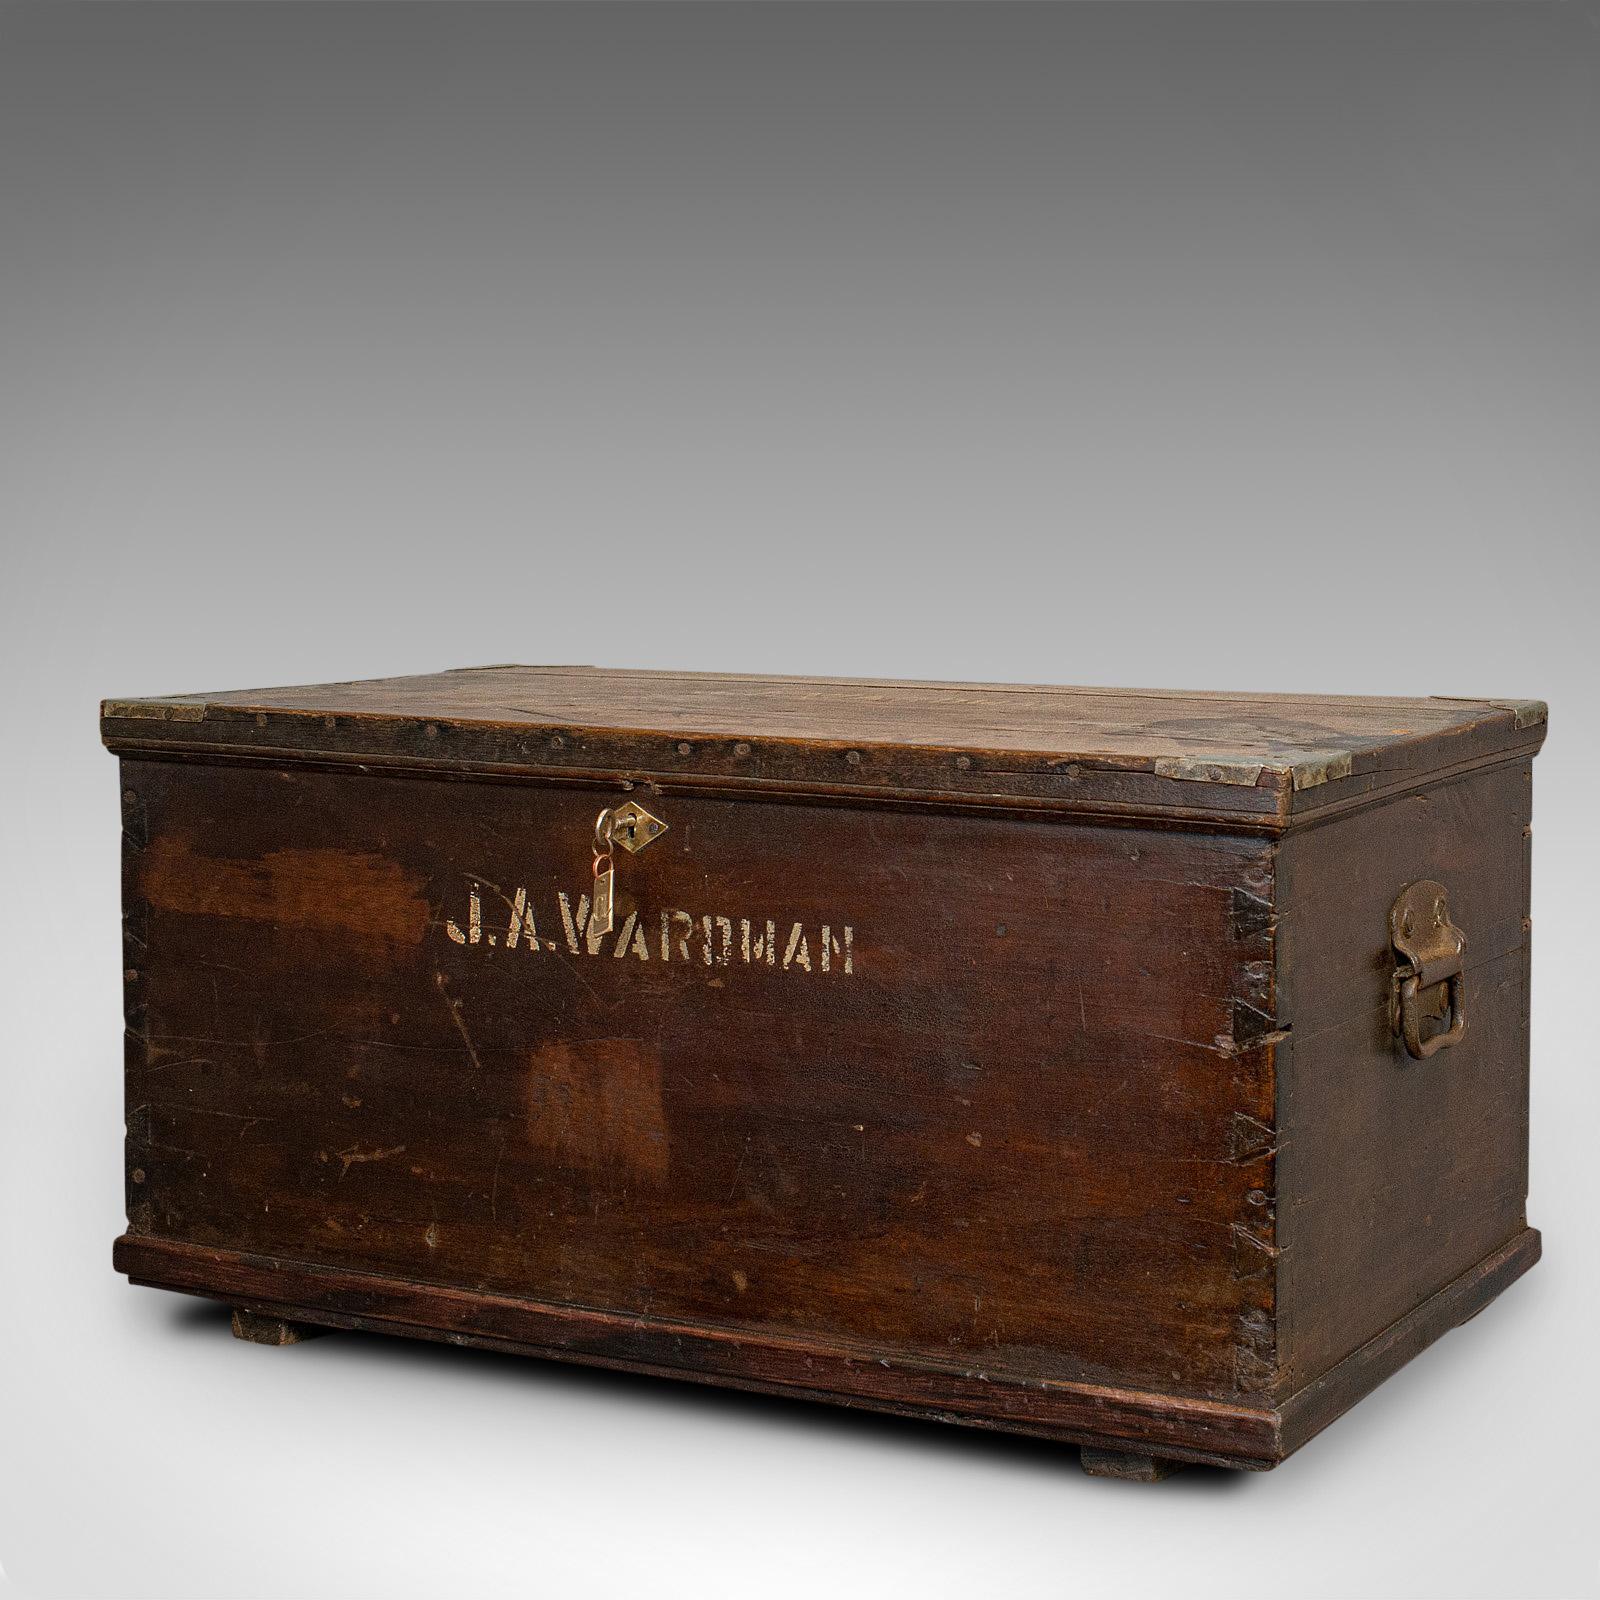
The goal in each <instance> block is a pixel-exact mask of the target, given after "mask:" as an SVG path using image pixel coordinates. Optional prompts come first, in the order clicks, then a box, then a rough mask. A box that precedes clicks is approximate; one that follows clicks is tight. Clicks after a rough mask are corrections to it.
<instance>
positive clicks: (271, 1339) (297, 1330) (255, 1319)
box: [233, 1306, 328, 1344]
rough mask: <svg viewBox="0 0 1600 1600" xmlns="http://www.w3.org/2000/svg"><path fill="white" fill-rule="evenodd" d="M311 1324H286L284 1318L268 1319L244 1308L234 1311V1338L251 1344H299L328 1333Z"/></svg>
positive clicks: (239, 1307)
mask: <svg viewBox="0 0 1600 1600" xmlns="http://www.w3.org/2000/svg"><path fill="white" fill-rule="evenodd" d="M327 1331H328V1330H327V1329H326V1328H318V1327H316V1326H314V1325H313V1324H311V1323H309V1322H285V1321H284V1319H283V1318H282V1317H266V1316H263V1315H262V1314H261V1313H260V1312H259V1311H246V1310H245V1309H244V1308H243V1307H242V1306H235V1307H234V1309H233V1336H234V1338H235V1339H248V1340H249V1341H250V1343H251V1344H299V1343H300V1342H301V1340H303V1339H315V1338H316V1337H317V1335H318V1334H321V1333H326V1332H327Z"/></svg>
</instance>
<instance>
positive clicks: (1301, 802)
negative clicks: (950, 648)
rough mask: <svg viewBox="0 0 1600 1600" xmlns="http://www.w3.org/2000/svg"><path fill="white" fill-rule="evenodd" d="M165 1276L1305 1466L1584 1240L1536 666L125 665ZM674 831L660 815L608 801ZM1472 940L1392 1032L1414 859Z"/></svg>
mask: <svg viewBox="0 0 1600 1600" xmlns="http://www.w3.org/2000/svg"><path fill="white" fill-rule="evenodd" d="M102 731H103V734H104V737H105V739H106V742H107V744H108V745H109V746H110V747H111V748H112V749H113V750H114V751H116V752H117V753H118V754H119V755H120V756H121V758H122V783H123V791H124V792H123V818H124V841H125V854H124V862H125V873H124V907H125V929H126V944H127V960H126V967H127V971H126V974H125V978H126V985H127V995H128V1001H127V1015H128V1036H127V1129H128V1142H127V1156H128V1231H127V1233H126V1234H125V1235H124V1236H123V1237H122V1238H121V1239H120V1240H119V1241H118V1244H117V1264H118V1266H119V1267H120V1268H121V1269H122V1270H123V1271H125V1272H127V1273H128V1274H129V1275H130V1276H131V1277H132V1278H134V1279H135V1280H136V1281H139V1282H144V1283H153V1284H158V1285H161V1286H164V1287H168V1288H174V1289H180V1290H186V1291H189V1292H193V1293H199V1294H205V1295H210V1296H213V1297H216V1298H219V1299H222V1300H224V1301H227V1302H229V1303H230V1304H232V1305H233V1306H234V1307H235V1308H236V1310H237V1312H238V1316H237V1317H236V1321H235V1328H236V1331H237V1332H239V1333H240V1335H241V1337H248V1338H252V1339H255V1340H257V1341H259V1342H271V1343H287V1342H292V1341H293V1339H294V1338H295V1336H296V1334H297V1331H298V1330H300V1329H304V1330H305V1331H310V1330H311V1329H312V1328H313V1327H318V1326H320V1327H359V1328H376V1329H380V1330H384V1331H389V1332H395V1333H403V1334H409V1335H414V1336H419V1337H427V1338H444V1339H451V1340H455V1341H457V1342H466V1343H476V1344H482V1345H486V1346H488V1347H491V1348H496V1349H511V1350H520V1351H527V1352H530V1353H535V1354H542V1355H549V1356H556V1357H564V1358H570V1359H577V1360H583V1361H589V1362H593V1363H596V1364H600V1365H613V1366H621V1367H626V1368H629V1369H632V1370H638V1371H647V1372H655V1373H665V1374H670V1375H673V1376H677V1377H684V1378H691V1379H696V1380H700V1381H710V1382H717V1383H725V1384H730V1385H734V1386H739V1387H746V1388H752V1389H759V1390H765V1391H770V1392H777V1393H785V1394H805V1395H812V1396H816V1397H820V1398H825V1399H831V1400H835V1401H839V1402H842V1403H848V1404H856V1405H866V1406H872V1407H876V1408H879V1409H884V1410H889V1411H896V1412H903V1413H907V1414H913V1415H924V1416H936V1417H941V1418H945V1419H948V1420H957V1421H963V1422H968V1423H972V1424H975V1425H979V1426H988V1427H996V1428H1003V1429H1010V1430H1014V1431H1018V1432H1025V1433H1033V1434H1039V1435H1042V1436H1046V1437H1052V1438H1059V1439H1062V1440H1066V1441H1070V1442H1074V1443H1077V1444H1079V1445H1081V1446H1084V1447H1085V1456H1084V1461H1085V1465H1086V1466H1088V1467H1089V1468H1090V1469H1091V1470H1097V1471H1104V1472H1106V1473H1110V1474H1114V1475H1117V1476H1125V1477H1135V1478H1145V1479H1150V1478H1155V1477H1159V1476H1161V1475H1162V1473H1163V1472H1164V1471H1165V1470H1166V1469H1167V1468H1168V1467H1169V1466H1170V1465H1171V1464H1173V1463H1180V1462H1184V1461H1201V1462H1214V1463H1221V1464H1226V1465H1232V1466H1242V1467H1258V1468H1259V1467H1267V1466H1271V1465H1273V1464H1275V1463H1276V1462H1277V1461H1279V1460H1281V1459H1282V1458H1283V1457H1284V1456H1285V1455H1287V1454H1288V1453H1289V1452H1290V1451H1291V1450H1293V1449H1294V1448H1295V1447H1296V1446H1297V1445H1299V1444H1300V1443H1302V1442H1303V1441H1304V1440H1305V1439H1306V1438H1308V1437H1310V1435H1311V1434H1313V1433H1314V1432H1316V1431H1317V1430H1318V1429H1319V1428H1321V1427H1322V1426H1324V1425H1325V1424H1326V1423H1327V1422H1328V1421H1330V1420H1332V1418H1333V1417H1335V1416H1337V1415H1338V1414H1339V1413H1340V1412H1341V1411H1342V1410H1344V1409H1346V1408H1347V1407H1348V1406H1349V1405H1350V1404H1352V1403H1353V1402H1354V1400H1356V1399H1357V1398H1359V1397H1360V1396H1361V1395H1362V1394H1364V1393H1365V1392H1367V1391H1368V1390H1369V1389H1370V1388H1372V1387H1373V1385H1375V1384H1376V1383H1377V1382H1379V1381H1381V1379H1382V1378H1383V1377H1384V1376H1386V1375H1387V1374H1388V1373H1389V1372H1391V1371H1393V1370H1394V1369H1395V1367H1397V1366H1398V1365H1400V1364H1401V1363H1402V1362H1403V1361H1405V1360H1407V1359H1409V1358H1410V1356H1412V1355H1413V1354H1415V1353H1416V1352H1417V1351H1418V1350H1419V1349H1421V1348H1422V1347H1423V1346H1425V1345H1426V1344H1427V1343H1428V1342H1430V1341H1431V1340H1432V1339H1433V1338H1436V1337H1437V1336H1438V1335H1439V1334H1440V1333H1442V1332H1444V1331H1446V1330H1447V1329H1448V1328H1449V1327H1451V1326H1453V1325H1455V1324H1456V1323H1457V1322H1459V1321H1461V1320H1463V1319H1464V1318H1466V1317H1467V1316H1470V1315H1472V1314H1473V1313H1474V1312H1475V1311H1477V1310H1478V1309H1480V1308H1481V1307H1482V1305H1483V1304H1485V1303H1486V1301H1487V1300H1488V1299H1489V1298H1491V1297H1492V1296H1493V1295H1494V1294H1495V1293H1497V1292H1498V1291H1499V1289H1500V1288H1502V1287H1504V1285H1505V1284H1506V1283H1508V1282H1509V1281H1511V1280H1512V1279H1513V1278H1514V1277H1515V1276H1517V1274H1518V1273H1520V1272H1521V1271H1523V1270H1524V1269H1525V1268H1526V1267H1527V1266H1528V1265H1530V1264H1531V1263H1532V1261H1533V1260H1535V1259H1536V1257H1537V1252H1538V1236H1537V1234H1536V1233H1534V1232H1533V1231H1531V1230H1529V1229H1528V1228H1527V1226H1526V1221H1525V1218H1524V1214H1523V1199H1524V1195H1525V1193H1526V1187H1527V1184H1526V1150H1527V1008H1528V987H1527V976H1528V974H1527V956H1528V924H1527V909H1528V851H1527V830H1528V819H1529V802H1528V795H1529V784H1528V779H1529V775H1530V765H1531V758H1532V756H1533V753H1534V752H1535V751H1536V750H1537V748H1538V745H1539V742H1540V740H1541V739H1542V736H1543V732H1544V709H1543V707H1542V706H1541V705H1538V704H1537V703H1536V702H1492V701H1447V700H1360V699H1315V698H1311V697H1296V696H1205V695H1187V694H1179V693H1172V692H1156V691H1138V692H1132V691H1129V692H1118V691H1107V690H1058V689H1045V688H1012V687H1006V686H993V685H929V684H916V685H895V684H872V683H860V682H854V681H847V680H810V679H751V678H716V677H709V676H703V675H695V674H686V675H672V674H652V673H626V672H602V671H597V670H595V669H588V668H527V667H504V668H487V669H478V670H475V671H467V672H460V673H446V674H440V675H438V676H436V677H432V678H419V679H395V680H381V681H375V682H372V683H362V684H339V685H322V686H315V687H311V688H301V689H293V690H268V691H254V692H246V693H235V694H223V695H212V696H179V697H172V698H168V699H161V700H145V701H122V702H107V703H106V705H105V707H104V708H103V717H102ZM624 799H633V800H636V801H638V802H640V803H641V804H643V805H644V806H645V807H646V808H648V810H649V811H651V812H652V813H653V814H654V815H656V816H657V817H659V818H660V819H661V820H662V821H663V822H664V823H665V824H666V831H665V833H663V834H662V835H661V837H660V838H659V839H658V840H656V841H655V842H653V843H651V844H650V845H649V846H647V847H646V848H645V849H644V850H641V851H640V852H639V853H638V854H637V855H631V854H625V853H624V852H622V851H620V850H619V851H618V852H617V865H616V873H617V878H616V881H617V891H618V892H617V909H616V920H615V926H614V928H613V930H612V931H611V932H609V933H607V934H605V935H597V934H595V933H594V931H593V930H592V928H590V927H589V926H588V925H587V921H586V919H587V917H588V912H589V890H590V888H591V884H590V867H591V847H592V842H593V838H594V828H595V818H596V813H597V812H598V811H599V809H600V808H601V807H604V806H608V805H615V804H618V803H620V802H621V801H622V800H624ZM1419 879H1433V880H1437V881H1439V882H1441V883H1442V884H1444V885H1445V886H1446V887H1447V889H1448V891H1449V895H1450V916H1451V918H1452V919H1453V920H1454V922H1455V923H1456V924H1457V925H1459V927H1460V928H1462V929H1463V930H1464V931H1465V933H1466V936H1467V940H1468V944H1467V950H1466V975H1465V980H1464V981H1465V996H1466V999H1465V1010H1466V1014H1467V1017H1468V1024H1469V1025H1468V1030H1467V1032H1466V1034H1465V1036H1464V1037H1463V1038H1462V1039H1461V1040H1460V1042H1459V1043H1457V1044H1454V1045H1452V1046H1450V1047H1449V1048H1448V1049H1443V1050H1441V1051H1440V1052H1439V1053H1438V1054H1437V1055H1435V1056H1432V1057H1430V1058H1429V1059H1427V1060H1413V1059H1411V1058H1410V1057H1409V1056H1408V1055H1407V1054H1406V1052H1405V1050H1404V1049H1403V1048H1402V1047H1401V1045H1400V1044H1399V1042H1398V1041H1397V1039H1396V1036H1395V1031H1394V1024H1393V1020H1392V1017H1391V1001H1392V995H1393V987H1394V985H1393V974H1394V972H1395V961H1396V957H1395V955H1394V952H1393V951H1392V949H1391V946H1390V932H1389V927H1388V923H1387V918H1388V913H1389V908H1390V906H1391V905H1392V904H1393V903H1394V901H1395V898H1396V896H1397V895H1398V893H1399V891H1400V890H1401V889H1403V888H1405V887H1406V886H1407V885H1408V884H1410V883H1412V882H1415V881H1417V880H1419Z"/></svg>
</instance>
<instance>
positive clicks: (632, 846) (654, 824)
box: [611, 800, 667, 855]
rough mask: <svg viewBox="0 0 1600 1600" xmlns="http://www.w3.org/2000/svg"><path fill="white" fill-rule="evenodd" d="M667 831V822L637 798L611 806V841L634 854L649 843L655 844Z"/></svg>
mask: <svg viewBox="0 0 1600 1600" xmlns="http://www.w3.org/2000/svg"><path fill="white" fill-rule="evenodd" d="M666 831H667V825H666V823H664V822H663V821H662V820H661V818H660V817H657V816H652V815H651V814H650V812H648V811H646V810H645V808H644V807H643V806H642V805H640V804H639V803H638V802H637V801H636V800H629V801H626V802H625V803H624V804H622V805H620V806H613V807H612V808H611V842H612V843H613V844H620V845H621V846H622V848H623V849H624V850H627V851H629V852H631V853H632V854H634V855H637V854H638V853H639V852H640V851H641V850H643V849H644V847H645V846H646V845H647V844H654V843H655V842H656V840H657V839H659V838H660V837H661V835H662V834H664V833H665V832H666Z"/></svg>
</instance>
